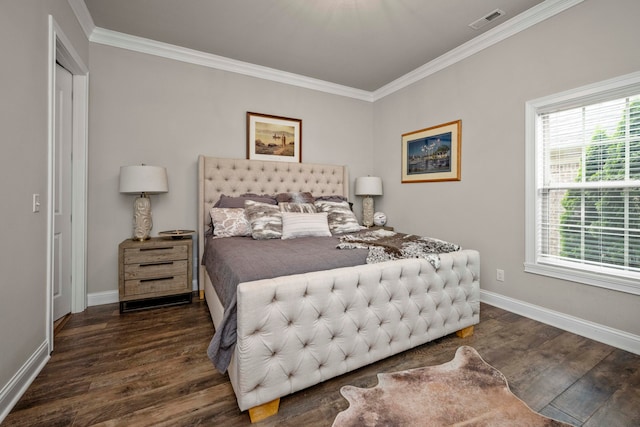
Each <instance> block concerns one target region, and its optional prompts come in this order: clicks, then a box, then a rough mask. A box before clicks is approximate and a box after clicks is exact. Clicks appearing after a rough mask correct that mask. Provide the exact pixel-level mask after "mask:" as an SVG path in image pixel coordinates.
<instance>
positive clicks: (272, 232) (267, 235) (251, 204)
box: [244, 200, 282, 240]
mask: <svg viewBox="0 0 640 427" xmlns="http://www.w3.org/2000/svg"><path fill="white" fill-rule="evenodd" d="M244 208H245V213H246V215H247V219H248V220H249V224H250V226H251V236H252V237H253V238H254V239H256V240H266V239H279V238H281V237H282V214H281V213H280V208H279V207H278V206H277V205H271V204H268V203H261V202H255V201H253V200H245V202H244Z"/></svg>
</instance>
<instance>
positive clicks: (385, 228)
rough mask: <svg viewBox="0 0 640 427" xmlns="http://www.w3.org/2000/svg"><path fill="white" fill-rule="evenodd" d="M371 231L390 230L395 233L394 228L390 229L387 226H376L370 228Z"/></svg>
mask: <svg viewBox="0 0 640 427" xmlns="http://www.w3.org/2000/svg"><path fill="white" fill-rule="evenodd" d="M368 229H369V230H388V231H393V227H389V226H387V225H374V226H371V227H369V228H368Z"/></svg>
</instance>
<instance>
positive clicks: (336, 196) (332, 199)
mask: <svg viewBox="0 0 640 427" xmlns="http://www.w3.org/2000/svg"><path fill="white" fill-rule="evenodd" d="M316 201H324V202H346V201H347V198H346V197H344V196H341V195H339V194H331V195H328V196H318V197H316Z"/></svg>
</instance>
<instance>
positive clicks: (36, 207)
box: [33, 194, 40, 212]
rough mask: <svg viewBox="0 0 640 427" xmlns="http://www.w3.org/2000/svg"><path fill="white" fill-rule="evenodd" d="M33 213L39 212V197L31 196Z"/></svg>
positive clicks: (37, 195) (36, 195)
mask: <svg viewBox="0 0 640 427" xmlns="http://www.w3.org/2000/svg"><path fill="white" fill-rule="evenodd" d="M33 212H40V195H39V194H34V195H33Z"/></svg>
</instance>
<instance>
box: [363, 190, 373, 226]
mask: <svg viewBox="0 0 640 427" xmlns="http://www.w3.org/2000/svg"><path fill="white" fill-rule="evenodd" d="M362 225H364V226H365V227H367V228H369V227H371V226H372V225H373V197H371V196H365V198H364V199H362Z"/></svg>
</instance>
